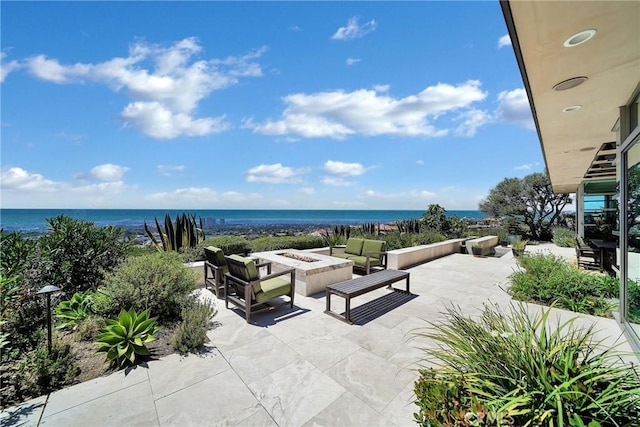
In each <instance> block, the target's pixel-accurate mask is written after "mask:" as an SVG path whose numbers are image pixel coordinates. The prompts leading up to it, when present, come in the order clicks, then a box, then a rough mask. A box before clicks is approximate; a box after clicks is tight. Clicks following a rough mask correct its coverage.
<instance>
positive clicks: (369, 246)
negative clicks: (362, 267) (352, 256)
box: [362, 240, 387, 255]
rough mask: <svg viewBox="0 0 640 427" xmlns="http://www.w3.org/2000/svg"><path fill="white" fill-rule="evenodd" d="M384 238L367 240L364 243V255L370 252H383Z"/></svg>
mask: <svg viewBox="0 0 640 427" xmlns="http://www.w3.org/2000/svg"><path fill="white" fill-rule="evenodd" d="M385 243H387V242H385V241H384V240H365V241H364V245H362V255H366V254H367V253H369V252H382V251H383V249H384V245H385Z"/></svg>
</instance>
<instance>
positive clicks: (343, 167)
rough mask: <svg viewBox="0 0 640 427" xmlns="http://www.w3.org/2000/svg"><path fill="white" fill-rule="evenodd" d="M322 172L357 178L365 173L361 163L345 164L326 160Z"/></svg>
mask: <svg viewBox="0 0 640 427" xmlns="http://www.w3.org/2000/svg"><path fill="white" fill-rule="evenodd" d="M324 171H325V172H327V173H329V174H331V175H341V176H358V175H362V174H363V173H365V171H366V169H365V167H364V166H363V165H362V164H361V163H345V162H336V161H333V160H327V162H326V163H325V164H324Z"/></svg>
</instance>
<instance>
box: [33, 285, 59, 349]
mask: <svg viewBox="0 0 640 427" xmlns="http://www.w3.org/2000/svg"><path fill="white" fill-rule="evenodd" d="M59 290H60V288H59V287H57V286H55V285H46V286H45V287H43V288H42V289H40V290H39V291H38V292H37V294H38V295H46V296H47V338H48V341H47V344H48V346H47V349H48V350H49V354H51V341H52V337H51V294H52V293H54V292H58V291H59Z"/></svg>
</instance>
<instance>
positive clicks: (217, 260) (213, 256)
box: [204, 246, 227, 267]
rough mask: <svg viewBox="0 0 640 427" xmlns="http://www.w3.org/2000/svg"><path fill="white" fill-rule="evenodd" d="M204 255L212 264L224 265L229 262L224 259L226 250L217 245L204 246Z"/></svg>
mask: <svg viewBox="0 0 640 427" xmlns="http://www.w3.org/2000/svg"><path fill="white" fill-rule="evenodd" d="M204 255H205V257H206V258H207V261H209V262H210V263H211V264H213V265H215V266H218V267H222V266H223V265H225V264H226V263H227V262H226V261H225V259H224V252H222V249H220V248H216V247H215V246H207V247H206V248H204Z"/></svg>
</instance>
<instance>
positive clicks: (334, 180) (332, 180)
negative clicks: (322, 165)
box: [320, 176, 355, 187]
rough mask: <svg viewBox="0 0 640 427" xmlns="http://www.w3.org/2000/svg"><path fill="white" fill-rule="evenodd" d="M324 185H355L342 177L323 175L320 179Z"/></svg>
mask: <svg viewBox="0 0 640 427" xmlns="http://www.w3.org/2000/svg"><path fill="white" fill-rule="evenodd" d="M320 182H321V183H323V184H324V185H331V186H333V187H347V186H350V185H355V182H352V181H347V180H346V179H343V178H338V177H334V176H325V177H324V178H322V179H321V180H320Z"/></svg>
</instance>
